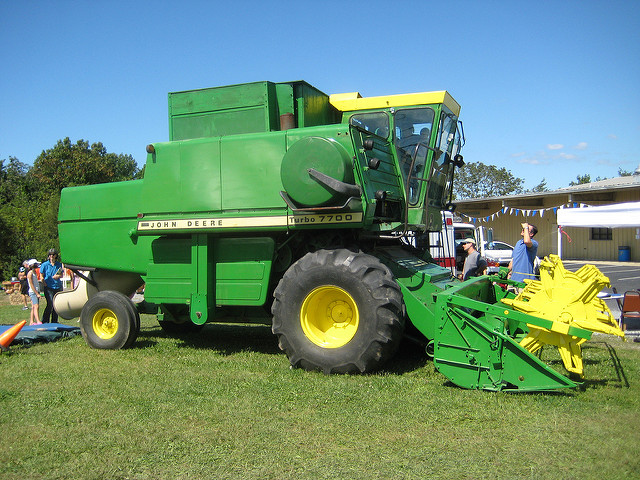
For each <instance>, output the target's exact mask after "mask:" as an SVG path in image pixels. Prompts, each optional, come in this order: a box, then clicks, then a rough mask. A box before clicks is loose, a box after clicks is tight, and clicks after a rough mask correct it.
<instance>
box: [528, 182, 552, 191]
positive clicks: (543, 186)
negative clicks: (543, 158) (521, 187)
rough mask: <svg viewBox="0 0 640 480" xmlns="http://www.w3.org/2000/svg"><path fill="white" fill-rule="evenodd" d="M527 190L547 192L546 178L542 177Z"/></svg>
mask: <svg viewBox="0 0 640 480" xmlns="http://www.w3.org/2000/svg"><path fill="white" fill-rule="evenodd" d="M527 191H528V192H532V193H540V192H548V191H549V188H548V187H547V179H546V178H543V179H542V180H540V183H539V184H538V185H536V186H535V187H533V188H532V189H531V190H527Z"/></svg>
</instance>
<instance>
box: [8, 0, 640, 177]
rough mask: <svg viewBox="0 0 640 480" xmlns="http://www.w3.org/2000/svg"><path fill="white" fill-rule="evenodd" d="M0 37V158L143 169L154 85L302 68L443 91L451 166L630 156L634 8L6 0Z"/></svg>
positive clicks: (336, 87)
mask: <svg viewBox="0 0 640 480" xmlns="http://www.w3.org/2000/svg"><path fill="white" fill-rule="evenodd" d="M0 42H1V45H2V50H1V51H2V53H1V55H2V56H1V59H2V66H3V69H2V71H3V74H2V75H1V76H0V102H1V105H2V113H1V114H0V159H7V158H8V157H9V156H14V157H17V158H18V159H19V160H20V161H22V162H24V163H27V164H32V163H33V161H34V160H35V158H36V157H37V156H38V155H39V154H40V153H41V152H42V150H45V149H48V148H51V147H53V146H54V145H55V143H56V141H57V140H59V139H62V138H64V137H70V138H71V140H72V141H76V140H78V139H85V140H87V141H89V142H90V143H92V142H97V141H100V142H102V143H103V144H104V145H105V147H106V148H107V150H108V151H109V152H114V153H128V154H131V155H133V157H134V158H135V159H136V160H137V162H138V164H139V165H140V166H142V165H143V164H144V161H145V158H146V153H145V146H146V145H147V144H148V143H150V142H157V141H166V140H168V119H167V93H168V92H170V91H180V90H189V89H194V88H205V87H212V86H218V85H228V84H233V83H245V82H252V81H260V80H270V81H274V82H281V81H289V80H300V79H302V80H306V81H307V82H309V83H311V84H312V85H314V86H316V87H317V88H319V89H320V90H322V91H324V92H325V93H329V94H330V93H343V92H353V91H359V92H360V93H361V94H362V95H363V96H374V95H388V94H396V93H411V92H422V91H430V90H449V92H450V93H451V94H452V95H453V96H454V98H455V99H456V100H457V101H458V102H459V103H460V104H461V105H462V111H461V119H462V120H463V122H464V126H465V134H466V139H467V144H466V146H465V149H464V151H463V154H464V157H465V160H466V161H468V162H473V161H481V162H483V163H486V164H492V165H496V166H498V167H506V168H507V169H509V170H510V171H511V172H512V173H513V174H514V175H515V176H517V177H520V178H523V179H524V180H525V187H526V188H532V187H534V186H535V185H537V184H538V183H539V182H540V181H541V180H542V179H543V178H546V180H547V184H548V186H549V187H550V188H559V187H563V186H567V185H568V184H569V182H570V181H572V180H575V178H576V176H577V175H579V174H580V175H582V174H586V173H588V174H590V175H591V177H592V178H593V179H594V178H595V177H598V176H601V177H614V176H617V172H618V168H622V169H623V170H628V171H629V170H630V171H633V170H635V168H636V167H637V166H638V165H639V164H640V155H638V153H637V152H638V149H639V143H640V142H639V140H640V6H639V4H638V3H637V2H636V1H617V0H610V1H554V2H551V1H535V2H534V1H530V2H524V1H485V2H482V1H455V0H454V1H446V2H442V1H438V2H435V1H427V0H422V1H403V0H397V1H395V2H391V1H388V0H387V1H379V0H370V1H366V2H365V1H348V0H342V1H333V0H327V1H323V2H318V1H316V2H311V1H304V0H298V1H289V0H284V1H277V2H265V1H243V0H236V1H235V2H218V1H190V0H183V1H181V2H175V1H172V2H167V1H153V2H146V1H135V0H130V1H126V2H125V1H109V2H103V1H91V2H83V1H74V2H72V1H44V0H43V1H32V0H22V1H20V2H17V1H4V2H0Z"/></svg>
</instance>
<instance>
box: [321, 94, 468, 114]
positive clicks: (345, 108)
mask: <svg viewBox="0 0 640 480" xmlns="http://www.w3.org/2000/svg"><path fill="white" fill-rule="evenodd" d="M329 102H330V103H331V105H333V106H334V107H336V108H337V109H338V110H340V111H342V112H350V111H353V110H372V109H376V108H389V107H406V106H408V105H430V104H434V103H442V104H444V105H446V106H447V108H449V110H451V111H452V112H453V113H454V114H455V115H460V105H459V104H458V102H456V101H455V100H454V98H453V97H452V96H451V95H450V94H449V92H447V91H446V90H441V91H439V92H422V93H405V94H400V95H386V96H382V97H362V96H361V95H360V94H359V93H358V92H351V93H336V94H333V95H330V96H329Z"/></svg>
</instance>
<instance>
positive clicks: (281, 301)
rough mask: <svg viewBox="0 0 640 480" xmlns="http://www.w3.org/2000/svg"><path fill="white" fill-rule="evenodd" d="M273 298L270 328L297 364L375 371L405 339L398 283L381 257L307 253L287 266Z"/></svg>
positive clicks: (332, 369) (342, 370)
mask: <svg viewBox="0 0 640 480" xmlns="http://www.w3.org/2000/svg"><path fill="white" fill-rule="evenodd" d="M274 297H275V300H274V303H273V307H272V313H273V327H272V330H273V333H275V334H276V335H277V336H278V344H279V346H280V348H281V349H282V350H284V351H285V353H286V354H287V356H288V357H289V361H290V362H291V365H292V366H294V367H300V368H304V369H305V370H320V371H323V372H324V373H356V372H362V373H364V372H370V371H374V370H376V369H378V368H380V367H381V366H382V365H383V364H384V363H385V362H386V361H387V360H389V359H390V358H391V357H393V355H394V354H395V352H396V350H397V348H398V345H399V343H400V340H401V339H402V334H403V330H404V317H403V315H402V312H403V303H402V293H401V291H400V287H399V285H398V284H397V282H396V281H395V280H394V278H393V274H392V273H391V271H390V270H389V269H388V268H387V267H386V266H385V265H383V264H382V263H381V262H380V260H378V259H377V258H375V257H373V256H371V255H367V254H365V253H362V252H353V251H350V250H346V249H337V250H318V251H316V252H314V253H308V254H307V255H305V256H304V257H302V258H301V259H300V260H298V261H297V262H296V263H294V264H293V265H292V266H291V267H290V268H289V269H288V270H287V272H286V273H285V275H284V276H283V278H282V280H280V283H279V284H278V287H277V288H276V290H275V292H274Z"/></svg>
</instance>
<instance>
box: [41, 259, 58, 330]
mask: <svg viewBox="0 0 640 480" xmlns="http://www.w3.org/2000/svg"><path fill="white" fill-rule="evenodd" d="M47 255H48V257H49V258H48V260H47V261H46V262H44V263H43V264H42V265H40V274H41V275H42V279H43V281H44V298H45V299H46V300H47V306H46V307H45V308H44V313H43V314H42V323H49V322H51V323H58V314H57V313H56V310H55V309H54V308H53V297H54V296H55V294H56V293H58V292H60V291H62V281H61V280H60V278H62V263H60V262H59V261H58V251H57V250H56V249H55V248H52V249H51V250H49V252H47Z"/></svg>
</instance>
